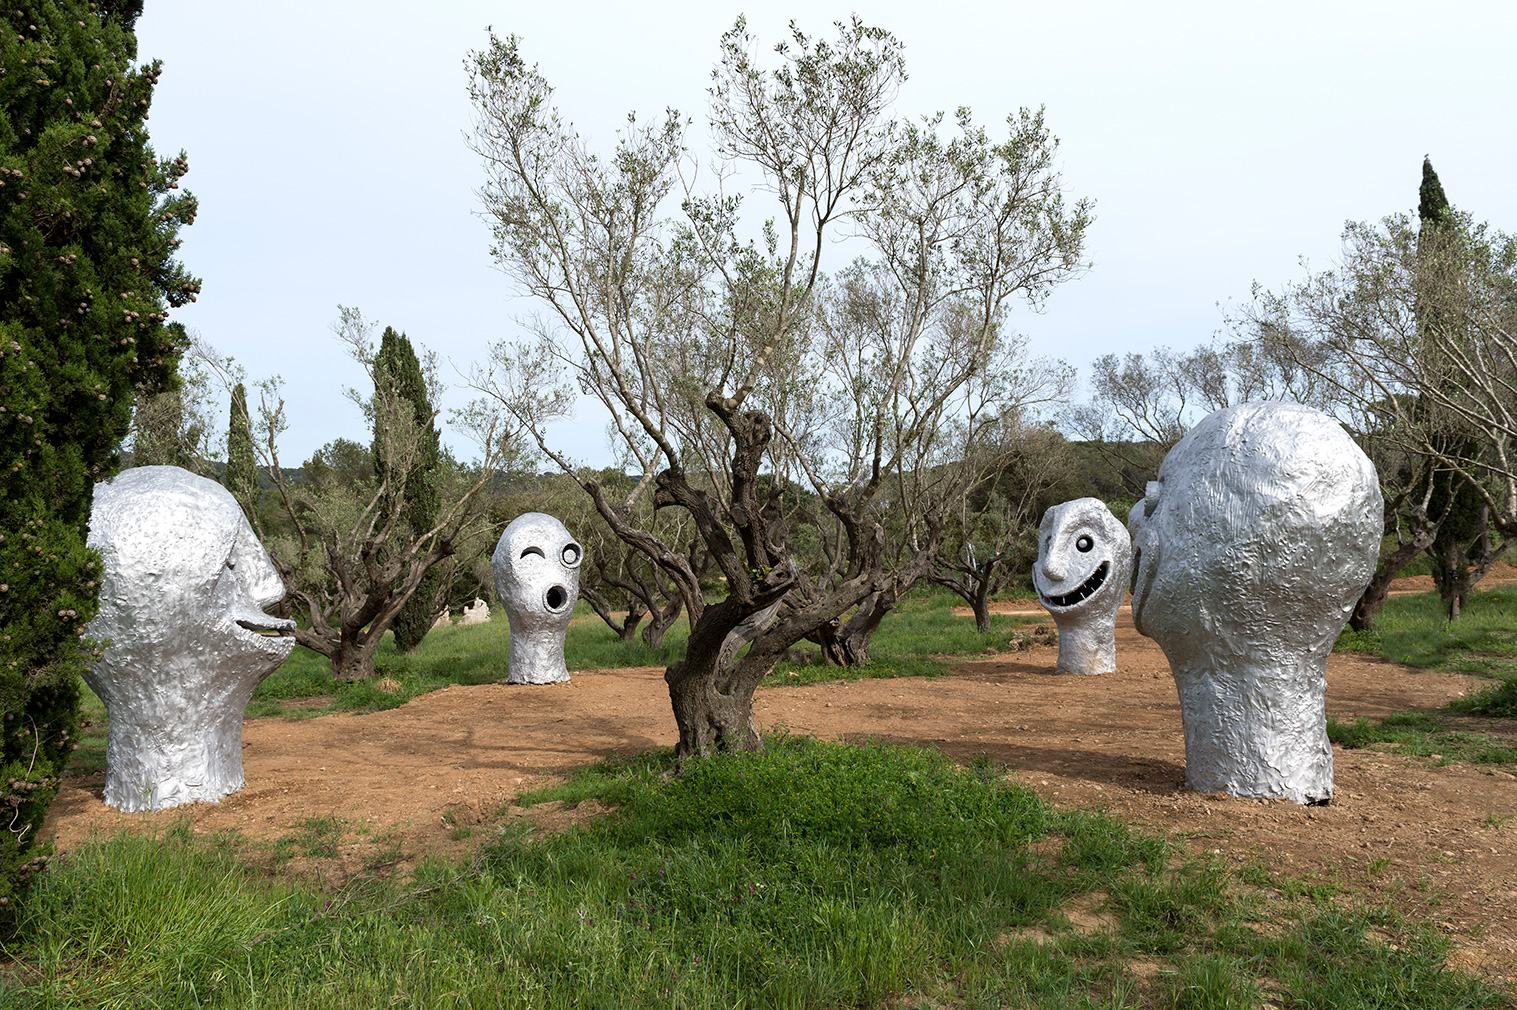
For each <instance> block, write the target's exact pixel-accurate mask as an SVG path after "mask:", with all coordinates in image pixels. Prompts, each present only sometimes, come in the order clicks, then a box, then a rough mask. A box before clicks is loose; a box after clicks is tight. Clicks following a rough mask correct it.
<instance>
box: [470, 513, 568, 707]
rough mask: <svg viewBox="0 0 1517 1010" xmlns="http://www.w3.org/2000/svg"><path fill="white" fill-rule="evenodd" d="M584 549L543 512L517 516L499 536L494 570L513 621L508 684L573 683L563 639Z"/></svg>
mask: <svg viewBox="0 0 1517 1010" xmlns="http://www.w3.org/2000/svg"><path fill="white" fill-rule="evenodd" d="M583 560H584V548H583V547H581V546H580V545H579V542H578V541H576V540H575V539H574V538H573V537H572V536H570V535H569V531H568V530H567V529H565V528H564V524H563V523H561V522H559V521H558V520H557V519H555V518H553V517H552V516H550V515H546V514H545V513H542V512H527V513H525V514H523V515H520V516H517V517H516V518H515V519H513V520H512V521H511V524H510V525H509V526H507V527H506V529H505V532H504V533H502V534H501V535H500V541H499V542H498V543H497V544H496V545H495V554H494V555H493V556H492V557H491V559H490V568H491V570H492V571H493V572H494V574H495V589H496V592H498V593H499V594H500V601H501V605H502V606H503V607H505V608H506V616H507V618H509V620H510V622H511V663H510V673H509V674H508V676H507V677H506V683H508V684H554V683H558V682H561V681H565V680H568V679H569V670H568V668H567V667H566V666H565V665H564V635H565V633H566V632H567V631H568V629H569V618H570V617H572V616H573V614H574V605H575V603H577V602H578V601H579V565H580V562H581V561H583Z"/></svg>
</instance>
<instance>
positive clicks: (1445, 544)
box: [1417, 157, 1484, 618]
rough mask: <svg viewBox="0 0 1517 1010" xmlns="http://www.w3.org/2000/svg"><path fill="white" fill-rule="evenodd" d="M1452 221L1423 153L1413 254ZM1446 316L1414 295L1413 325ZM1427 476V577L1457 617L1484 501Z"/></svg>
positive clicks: (1468, 444) (1456, 440) (1466, 445)
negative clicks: (1434, 521)
mask: <svg viewBox="0 0 1517 1010" xmlns="http://www.w3.org/2000/svg"><path fill="white" fill-rule="evenodd" d="M1456 227H1457V222H1456V221H1455V219H1454V211H1453V208H1452V207H1451V206H1450V205H1449V201H1448V197H1447V196H1446V195H1445V194H1444V192H1443V184H1442V183H1441V182H1439V181H1438V173H1437V172H1435V171H1433V162H1432V159H1431V158H1426V157H1424V158H1423V159H1422V185H1421V186H1420V187H1419V188H1418V190H1417V255H1418V258H1419V259H1421V258H1423V257H1432V256H1436V255H1448V254H1449V251H1450V250H1449V249H1448V248H1447V245H1448V243H1449V242H1451V241H1452V240H1453V239H1454V238H1455V235H1454V229H1455V228H1456ZM1450 321H1451V318H1450V314H1449V313H1448V312H1447V311H1445V310H1443V309H1442V308H1441V307H1440V306H1439V305H1438V304H1437V302H1436V300H1425V301H1419V303H1418V305H1417V326H1418V328H1419V329H1421V330H1427V329H1429V328H1431V327H1435V326H1437V327H1441V326H1447V325H1449V324H1450ZM1440 441H1441V442H1442V443H1443V444H1444V451H1446V452H1449V453H1451V454H1452V455H1456V456H1468V455H1469V454H1471V453H1473V452H1476V451H1477V446H1478V441H1477V440H1476V439H1474V438H1462V437H1460V436H1459V435H1456V434H1447V435H1444V436H1443V437H1442V438H1441V439H1440ZM1427 479H1428V480H1429V481H1431V482H1432V483H1433V487H1432V494H1431V496H1430V498H1429V501H1428V514H1429V515H1431V516H1440V515H1441V516H1443V520H1442V522H1440V523H1439V524H1438V534H1437V536H1436V538H1435V539H1434V540H1433V542H1432V544H1430V545H1429V546H1428V549H1427V554H1428V556H1429V557H1430V558H1431V559H1432V560H1433V581H1434V582H1435V583H1437V585H1438V591H1439V593H1440V595H1441V596H1442V597H1443V602H1444V607H1445V609H1446V610H1447V612H1448V615H1449V617H1450V618H1457V617H1458V616H1459V598H1460V597H1461V596H1463V595H1464V593H1465V592H1467V591H1468V588H1469V576H1468V562H1469V560H1470V552H1471V551H1472V550H1474V549H1475V547H1476V546H1477V545H1478V542H1479V540H1480V535H1481V530H1482V527H1483V522H1482V512H1483V510H1484V502H1483V501H1482V500H1481V498H1480V495H1478V494H1477V493H1476V492H1475V489H1474V488H1472V487H1470V486H1469V484H1468V483H1467V482H1466V481H1465V480H1464V479H1463V478H1462V477H1460V476H1459V475H1458V474H1454V473H1449V472H1446V471H1440V472H1437V473H1431V474H1429V475H1428V478H1427Z"/></svg>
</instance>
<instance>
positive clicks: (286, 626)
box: [237, 618, 295, 638]
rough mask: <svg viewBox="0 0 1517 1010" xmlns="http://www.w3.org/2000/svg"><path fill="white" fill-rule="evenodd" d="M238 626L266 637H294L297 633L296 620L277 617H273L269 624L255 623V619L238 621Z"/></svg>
mask: <svg viewBox="0 0 1517 1010" xmlns="http://www.w3.org/2000/svg"><path fill="white" fill-rule="evenodd" d="M237 626H238V627H239V628H245V629H246V630H248V631H251V632H252V633H253V634H255V635H262V636H264V637H265V638H286V637H293V636H294V634H295V622H294V621H283V620H279V619H277V618H276V619H271V620H270V621H269V623H267V624H265V623H262V622H259V623H254V622H253V621H238V622H237Z"/></svg>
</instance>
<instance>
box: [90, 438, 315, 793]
mask: <svg viewBox="0 0 1517 1010" xmlns="http://www.w3.org/2000/svg"><path fill="white" fill-rule="evenodd" d="M89 545H90V546H91V547H93V548H95V549H96V550H98V551H99V552H100V554H101V556H102V557H103V558H104V560H105V575H104V578H103V581H102V582H101V587H100V611H99V613H98V614H97V615H96V617H95V619H94V620H93V621H91V622H90V624H89V628H88V634H89V635H90V636H91V637H93V638H98V639H109V640H110V644H109V645H108V646H107V647H106V649H105V652H104V656H103V658H102V659H101V660H100V661H99V662H98V663H96V664H95V666H94V668H93V669H91V670H90V671H89V672H88V673H86V674H85V675H84V679H85V682H86V683H88V684H89V686H90V688H91V689H93V690H94V692H95V693H96V694H97V695H99V696H100V700H101V701H103V702H104V703H105V708H106V712H107V714H108V715H109V718H110V733H109V736H108V737H107V740H106V750H105V766H106V770H105V802H106V803H107V805H109V806H113V807H117V808H119V809H121V810H158V809H161V808H163V807H171V806H176V805H178V804H180V803H188V802H191V801H194V800H213V801H214V800H219V799H220V798H221V797H223V796H225V795H227V794H228V793H232V792H236V791H237V790H238V789H241V788H242V786H243V784H244V779H243V774H242V713H243V710H244V709H245V708H246V707H247V704H248V700H249V699H251V698H252V696H253V691H254V690H255V689H256V688H257V687H258V685H259V683H260V682H262V681H263V679H264V678H265V677H267V676H268V675H269V674H271V673H273V672H274V670H275V669H277V668H278V667H279V664H280V663H283V662H284V661H285V659H286V658H288V656H289V655H290V650H292V649H293V648H294V647H295V639H294V638H292V637H289V635H290V633H291V632H292V631H293V629H294V622H292V621H287V620H282V619H280V618H277V617H271V616H269V615H268V614H266V613H264V608H265V607H268V606H271V605H273V604H275V603H278V602H279V600H280V599H282V598H283V597H284V583H283V582H282V581H280V578H279V574H278V573H277V572H276V571H275V570H274V566H273V564H272V563H271V562H270V561H269V556H268V555H267V554H266V553H264V550H263V546H262V545H261V544H260V543H259V542H258V538H257V537H256V536H254V535H253V530H252V528H251V527H250V526H249V525H248V521H247V519H246V518H245V517H244V516H243V514H242V509H240V508H239V507H238V506H237V502H236V501H235V500H233V498H232V496H231V494H230V493H228V492H227V490H226V489H225V488H223V487H222V486H221V485H220V484H217V483H216V482H215V481H212V480H207V479H206V478H204V477H197V476H195V475H194V474H192V473H190V472H189V471H188V470H182V469H180V468H179V467H176V466H144V467H138V468H136V469H132V470H126V471H124V472H123V473H122V474H121V475H120V476H118V477H116V478H115V479H114V480H110V481H106V482H104V483H101V484H97V485H96V486H95V504H94V508H93V510H92V511H91V514H90V534H89Z"/></svg>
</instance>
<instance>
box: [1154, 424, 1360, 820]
mask: <svg viewBox="0 0 1517 1010" xmlns="http://www.w3.org/2000/svg"><path fill="white" fill-rule="evenodd" d="M1128 525H1129V527H1130V529H1131V530H1132V535H1133V549H1134V562H1133V563H1134V568H1135V572H1134V578H1133V622H1134V623H1135V624H1136V625H1137V628H1138V631H1139V632H1141V633H1142V634H1144V635H1147V636H1148V637H1149V638H1152V639H1154V640H1155V641H1157V642H1158V643H1159V646H1160V647H1161V648H1162V649H1163V650H1164V654H1165V656H1167V657H1168V658H1169V665H1170V669H1171V671H1173V673H1174V676H1175V684H1176V686H1177V687H1178V689H1179V694H1180V713H1181V718H1182V720H1183V722H1184V726H1185V782H1186V785H1188V786H1190V787H1191V788H1193V789H1201V790H1205V791H1208V792H1223V793H1231V794H1232V795H1234V796H1249V797H1278V798H1285V799H1289V800H1293V801H1295V802H1297V803H1326V802H1328V800H1330V799H1331V798H1332V795H1333V752H1332V746H1331V744H1330V743H1329V742H1328V738H1327V722H1326V717H1325V712H1324V707H1323V706H1324V696H1325V694H1326V690H1327V678H1326V669H1327V658H1328V655H1329V653H1331V651H1332V648H1333V642H1334V641H1335V640H1336V639H1337V637H1338V633H1339V632H1340V631H1342V630H1343V625H1344V623H1345V622H1346V621H1347V620H1348V616H1349V613H1350V612H1351V611H1352V609H1353V606H1354V602H1355V601H1356V600H1357V599H1358V598H1359V595H1360V593H1361V592H1362V591H1363V590H1364V587H1365V586H1366V585H1367V584H1368V582H1369V578H1370V575H1371V574H1372V573H1373V572H1374V568H1375V562H1376V558H1377V556H1378V554H1379V549H1380V538H1381V533H1382V531H1383V529H1384V519H1383V512H1382V502H1381V497H1380V485H1379V480H1378V478H1377V476H1376V473H1375V467H1374V464H1372V463H1371V462H1370V461H1369V458H1368V457H1367V456H1365V455H1364V453H1363V452H1362V451H1360V449H1359V447H1358V446H1357V445H1355V444H1354V442H1353V440H1352V439H1350V438H1349V437H1348V435H1347V434H1346V433H1345V432H1344V430H1343V428H1342V427H1341V426H1340V425H1339V424H1338V423H1337V422H1336V421H1334V420H1333V419H1332V418H1330V417H1328V416H1327V415H1325V414H1322V413H1320V412H1319V411H1316V410H1313V409H1311V408H1310V407H1303V406H1299V405H1297V404H1292V403H1245V404H1242V405H1240V406H1237V407H1229V408H1227V409H1225V410H1219V411H1217V412H1216V413H1214V414H1210V415H1208V416H1207V417H1205V418H1203V419H1202V420H1201V422H1200V423H1199V424H1197V425H1196V426H1195V427H1194V428H1192V429H1191V431H1190V433H1189V434H1187V435H1186V436H1185V437H1184V438H1183V439H1181V440H1180V442H1179V444H1177V445H1176V446H1175V447H1174V448H1173V449H1172V450H1170V453H1169V455H1168V456H1167V457H1165V460H1164V463H1163V465H1162V466H1161V467H1160V468H1159V479H1158V480H1157V481H1154V482H1152V483H1150V484H1149V485H1148V493H1147V495H1146V496H1145V497H1144V498H1143V499H1142V500H1141V501H1139V502H1138V503H1137V504H1136V505H1135V506H1133V510H1132V514H1131V516H1130V517H1129V519H1128Z"/></svg>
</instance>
